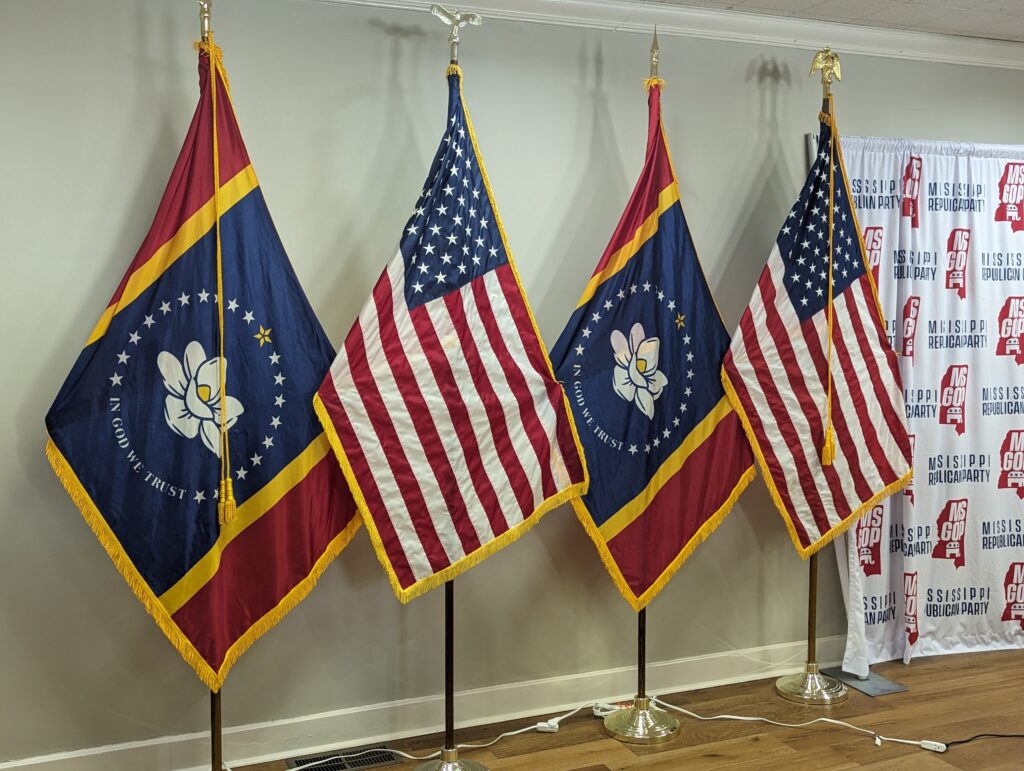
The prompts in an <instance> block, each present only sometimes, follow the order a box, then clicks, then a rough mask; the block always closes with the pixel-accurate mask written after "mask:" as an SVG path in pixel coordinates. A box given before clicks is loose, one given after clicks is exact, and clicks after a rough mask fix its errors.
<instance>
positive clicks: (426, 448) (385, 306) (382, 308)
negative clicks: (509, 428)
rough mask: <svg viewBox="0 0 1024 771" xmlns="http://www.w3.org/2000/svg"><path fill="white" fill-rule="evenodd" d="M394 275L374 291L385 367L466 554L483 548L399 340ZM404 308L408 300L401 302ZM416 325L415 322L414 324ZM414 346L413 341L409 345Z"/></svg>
mask: <svg viewBox="0 0 1024 771" xmlns="http://www.w3.org/2000/svg"><path fill="white" fill-rule="evenodd" d="M392 292H393V290H392V286H391V281H390V272H389V273H386V274H385V276H384V277H383V278H382V279H381V280H380V281H378V282H377V286H375V287H374V289H373V302H374V304H375V305H376V306H377V325H378V328H379V330H380V343H381V347H382V349H383V350H384V355H385V357H386V359H387V363H386V364H385V366H389V367H391V372H392V373H393V374H394V379H395V387H396V388H397V389H398V393H399V395H400V396H401V397H402V401H403V402H404V403H405V407H406V410H408V412H409V416H410V418H411V423H412V426H413V429H414V430H415V431H416V435H417V436H418V437H419V440H420V444H421V445H422V446H423V454H424V456H425V457H426V460H427V463H429V464H430V471H431V473H432V474H433V476H434V479H435V480H436V481H437V485H438V489H439V491H440V493H441V496H442V498H443V500H444V503H445V505H446V506H447V508H448V513H449V515H450V516H451V520H452V525H453V526H454V528H455V532H456V533H457V534H458V536H459V541H460V542H461V544H462V550H463V552H465V553H466V554H469V553H470V552H472V551H475V550H476V549H479V548H480V539H479V538H478V537H477V534H476V528H474V527H473V523H472V521H471V520H470V518H469V511H468V510H467V508H466V501H465V500H463V498H462V490H460V489H459V483H458V479H457V478H456V476H455V469H454V468H452V464H451V461H450V460H449V459H448V453H447V452H445V449H444V445H443V444H442V442H441V435H440V434H439V433H438V431H437V425H436V424H435V423H434V417H433V415H432V414H431V411H430V406H429V405H428V404H427V402H426V400H425V399H424V398H423V394H422V393H421V392H420V388H419V385H418V384H417V382H416V375H415V374H414V373H413V371H412V367H411V366H410V365H409V360H408V359H407V358H406V354H405V350H404V349H403V348H402V344H401V343H400V342H399V339H398V328H397V326H396V324H395V317H394V302H395V299H396V298H395V297H394V296H393V294H392ZM397 299H398V301H399V302H401V303H402V304H403V305H404V304H405V298H404V297H399V298H397ZM413 323H415V322H413ZM409 342H410V343H412V341H409Z"/></svg>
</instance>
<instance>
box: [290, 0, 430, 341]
mask: <svg viewBox="0 0 1024 771" xmlns="http://www.w3.org/2000/svg"><path fill="white" fill-rule="evenodd" d="M367 26H368V27H371V28H373V32H374V34H375V36H376V35H380V34H383V35H384V36H386V38H387V40H388V45H389V50H388V51H387V53H386V55H385V54H384V52H382V55H381V57H380V63H379V65H378V67H377V68H376V70H377V76H376V77H367V78H362V79H359V80H358V81H357V82H358V84H359V85H357V86H355V87H353V88H346V89H345V90H344V91H343V92H342V93H338V94H330V95H328V96H326V97H325V100H324V103H325V104H329V105H338V106H339V107H338V108H336V109H333V110H324V111H323V113H322V114H323V115H324V116H325V118H326V119H325V120H324V121H322V122H320V123H319V124H318V126H317V129H318V130H317V133H315V134H314V136H313V141H314V142H315V143H317V144H319V145H322V146H325V147H331V146H334V145H341V146H344V145H346V144H347V145H351V146H367V145H368V146H367V154H368V155H370V157H371V160H370V162H369V163H368V164H367V168H368V169H369V170H370V171H371V172H372V173H373V175H374V177H375V178H376V180H377V184H373V185H365V186H362V187H361V188H359V189H358V190H355V191H351V192H353V193H354V195H350V196H349V197H343V198H342V199H341V200H339V202H338V207H339V209H340V210H341V212H342V213H341V215H339V217H338V220H339V221H340V225H339V226H337V228H336V229H335V230H334V232H333V233H331V232H330V231H329V230H328V235H327V236H326V238H325V239H324V241H325V243H326V244H327V245H328V246H327V248H326V249H324V250H323V251H324V252H326V253H328V254H334V255H337V260H336V261H334V265H335V266H336V267H335V268H334V270H333V271H329V270H328V271H324V273H323V275H322V282H320V281H318V283H321V284H322V285H323V286H328V287H330V290H329V291H327V292H325V293H324V294H325V296H326V297H329V298H330V301H329V302H325V303H321V304H316V307H318V308H320V310H321V313H320V322H321V323H322V324H323V326H324V329H325V330H327V332H328V335H329V336H330V337H331V339H332V340H333V341H334V343H335V345H340V344H341V342H342V340H343V339H344V336H345V335H346V334H347V333H348V330H349V328H350V327H351V325H352V324H353V323H354V322H355V319H356V316H357V315H358V311H359V309H360V308H362V306H363V303H364V302H365V301H366V299H367V298H368V297H369V294H370V292H371V291H372V289H373V286H374V284H375V283H376V281H377V279H378V277H379V276H380V274H381V272H382V271H383V270H384V268H385V266H386V265H387V263H388V261H389V260H390V259H391V258H392V257H393V256H394V253H395V252H394V250H397V247H398V241H399V236H400V235H401V228H402V227H403V226H404V225H405V221H404V220H402V221H397V220H393V218H392V210H393V209H394V201H395V196H398V200H399V203H401V205H402V206H403V207H405V206H406V205H407V206H408V209H409V211H411V210H412V207H413V205H414V204H415V202H416V197H417V196H418V194H419V189H418V187H416V186H417V185H419V184H421V182H422V179H420V178H419V175H421V174H426V171H427V169H428V167H429V164H430V161H431V158H432V157H433V153H434V150H435V149H436V146H435V147H431V148H430V149H429V151H420V150H419V149H418V148H417V147H416V144H415V137H416V131H415V130H414V128H413V127H414V126H415V125H416V122H417V116H416V115H415V114H414V111H413V110H412V109H411V108H410V103H411V94H410V93H409V91H410V84H413V85H412V88H413V89H415V84H416V83H417V82H418V80H417V78H416V77H415V76H416V74H417V67H416V65H415V62H416V60H417V58H418V57H419V54H420V53H421V51H422V46H421V43H422V42H423V41H424V40H425V39H427V33H426V31H425V30H424V29H423V28H422V27H420V26H419V25H416V24H392V23H387V22H385V21H383V20H381V19H371V20H370V21H369V22H368V23H367ZM437 81H438V85H437V93H436V94H432V96H433V97H435V98H436V99H437V100H438V101H440V100H441V99H443V98H445V97H444V93H445V91H444V90H443V88H442V85H441V80H440V77H439V78H438V79H437ZM375 103H379V106H377V104H375ZM358 104H363V105H368V107H366V108H365V109H363V110H361V113H362V114H361V115H360V118H361V120H352V119H351V118H352V112H351V111H352V109H353V106H354V105H358ZM363 119H365V120H363ZM442 128H443V127H442V125H441V123H440V122H438V124H437V139H438V140H440V132H441V129H442ZM428 133H430V134H431V135H433V132H428ZM367 138H373V140H375V141H371V142H367ZM348 173H350V171H349V170H346V169H332V168H330V166H329V165H327V164H321V165H318V166H317V167H316V168H313V169H311V170H310V179H311V180H312V182H311V184H310V185H309V191H310V196H312V197H314V198H318V197H319V195H320V193H319V191H323V190H332V189H337V187H338V185H337V182H336V179H337V178H338V175H341V177H344V175H346V174H348ZM407 177H411V178H414V179H416V181H415V182H412V183H411V184H408V185H406V184H403V183H396V180H404V179H406V178H407ZM310 206H311V208H314V209H315V208H317V202H316V200H312V201H311V202H310ZM382 231H385V232H387V231H390V232H391V233H393V239H391V241H392V243H390V245H389V247H388V248H389V249H393V251H390V252H383V253H381V252H378V249H377V248H376V246H375V245H376V244H377V243H378V241H379V238H380V233H381V232H382ZM318 251H319V250H318Z"/></svg>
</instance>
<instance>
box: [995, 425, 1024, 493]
mask: <svg viewBox="0 0 1024 771" xmlns="http://www.w3.org/2000/svg"><path fill="white" fill-rule="evenodd" d="M999 489H1000V490H1013V491H1014V492H1016V493H1017V497H1018V498H1022V499H1024V430H1013V431H1007V432H1006V436H1005V437H1004V438H1003V444H1002V446H1001V447H1000V448H999Z"/></svg>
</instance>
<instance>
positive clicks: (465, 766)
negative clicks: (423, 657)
mask: <svg viewBox="0 0 1024 771" xmlns="http://www.w3.org/2000/svg"><path fill="white" fill-rule="evenodd" d="M416 771H488V768H487V766H485V765H484V764H483V763H479V762H477V761H475V760H462V759H460V758H459V750H458V748H457V747H456V746H455V583H454V582H453V581H446V582H445V584H444V749H442V750H441V759H440V760H428V761H427V762H426V763H421V764H420V765H418V766H416Z"/></svg>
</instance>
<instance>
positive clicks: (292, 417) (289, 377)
mask: <svg viewBox="0 0 1024 771" xmlns="http://www.w3.org/2000/svg"><path fill="white" fill-rule="evenodd" d="M208 51H209V46H206V47H205V49H204V50H202V51H201V52H200V55H199V84H200V97H199V106H198V107H197V109H196V112H195V116H194V117H193V119H192V125H191V127H190V128H189V131H188V135H187V136H186V138H185V144H184V147H183V148H182V150H181V154H180V155H179V157H178V161H177V163H176V164H175V166H174V170H173V172H172V174H171V179H170V181H169V182H168V184H167V188H166V190H165V192H164V195H163V199H162V200H161V201H160V207H159V209H158V210H157V214H156V218H155V220H154V221H153V225H152V227H151V228H150V231H149V234H148V235H147V236H146V239H145V241H143V243H142V246H141V248H140V249H139V251H138V254H137V255H136V256H135V259H134V260H133V261H132V263H131V265H130V266H129V268H128V272H127V273H125V275H124V278H123V279H122V280H121V283H120V285H119V286H118V287H117V290H116V291H115V292H114V296H113V297H112V298H111V300H110V302H109V304H108V305H107V307H106V309H105V310H104V311H103V313H102V315H101V316H100V319H99V322H98V323H97V324H96V327H95V329H93V330H92V332H91V334H89V336H88V339H87V341H86V344H85V348H84V349H83V351H82V353H81V354H80V355H79V357H78V360H77V361H76V362H75V365H74V367H73V368H72V370H71V373H70V374H69V375H68V377H67V380H66V381H65V383H64V386H63V387H62V388H61V390H60V393H59V394H58V395H57V398H56V400H55V401H54V403H53V406H52V407H51V408H50V411H49V412H48V413H47V415H46V428H47V431H48V432H49V442H48V443H47V447H46V452H47V456H48V457H49V459H50V463H51V464H52V465H53V468H54V470H55V471H56V473H57V476H58V477H59V478H60V480H61V482H63V483H64V486H65V487H66V488H67V491H68V493H69V494H70V496H71V498H72V499H73V500H74V502H75V503H76V504H77V505H78V507H79V508H80V509H81V511H82V514H83V515H84V516H85V519H86V521H87V522H88V523H89V525H90V526H91V527H92V529H93V531H94V532H95V533H96V535H97V537H98V538H99V540H100V543H101V544H103V547H104V548H105V549H106V551H107V553H108V554H109V555H110V558H111V559H112V560H113V561H114V564H115V565H116V566H117V568H118V570H120V571H121V574H122V575H123V576H124V578H125V580H126V581H127V582H128V584H129V586H131V588H132V590H133V591H134V592H135V594H136V596H137V597H138V598H139V600H140V601H141V602H142V603H143V605H145V606H146V610H147V611H148V612H149V613H150V615H152V616H153V618H154V619H155V620H156V622H157V624H158V625H159V626H160V628H161V629H162V630H163V632H164V633H165V634H166V635H167V637H168V639H169V640H170V641H171V643H172V644H173V645H174V646H175V647H176V648H177V649H178V651H179V652H180V653H181V655H182V656H183V657H184V658H185V660H186V661H187V662H188V663H189V664H190V665H191V666H192V667H193V668H194V669H195V671H196V673H197V674H198V675H199V677H200V678H201V679H202V681H203V682H204V683H206V685H207V686H209V688H210V689H211V690H218V689H219V688H220V686H221V685H222V683H223V682H224V678H225V677H226V675H227V672H228V670H229V669H230V668H231V666H232V664H233V663H234V662H235V661H236V660H237V659H238V657H239V656H240V655H241V654H242V653H243V652H244V651H245V650H246V648H248V647H249V645H251V644H252V643H253V641H255V640H256V639H257V638H258V637H259V636H260V635H261V634H263V632H265V631H266V630H267V629H269V628H270V627H272V626H273V625H274V624H275V623H277V621H279V620H280V619H281V617H282V616H284V614H285V613H287V612H288V610H290V609H291V608H292V607H294V606H295V605H296V604H297V603H298V602H299V601H300V600H301V599H302V598H303V597H305V595H306V594H307V593H308V592H309V591H310V589H311V588H312V587H313V584H314V582H315V581H316V579H317V577H318V576H319V575H320V574H321V573H322V572H323V571H324V569H325V568H326V567H327V565H328V564H329V563H330V562H331V560H332V559H333V558H334V557H335V556H336V555H337V554H338V553H339V552H340V551H341V550H342V548H343V547H344V546H345V544H346V543H348V541H349V539H350V538H351V537H352V535H353V532H354V531H355V529H356V528H357V526H358V521H359V520H358V518H357V517H355V506H354V504H353V501H352V498H351V496H350V494H349V492H348V490H347V489H346V486H345V481H344V479H343V478H342V476H341V474H339V473H338V469H337V464H336V463H335V462H334V460H333V459H332V458H331V457H330V445H329V444H328V441H327V438H326V437H325V436H324V433H323V431H322V429H321V428H320V424H319V423H318V422H317V420H316V417H315V415H314V414H313V410H312V407H311V406H310V403H309V400H310V398H311V397H312V395H313V393H314V392H315V391H316V387H317V385H319V383H320V380H321V378H322V377H323V373H324V372H325V371H326V369H327V367H328V366H329V365H330V362H331V358H332V357H333V355H334V353H333V351H332V349H331V346H330V343H329V342H328V340H327V338H326V336H325V335H324V332H323V330H322V329H321V327H320V324H319V322H318V321H317V319H316V316H314V315H313V311H312V309H311V308H310V307H309V303H308V302H307V301H306V297H305V295H304V294H303V292H302V288H301V287H300V286H299V283H298V281H297V279H296V277H295V274H294V272H293V271H292V268H291V265H290V264H289V262H288V257H287V256H286V255H285V252H284V249H283V247H282V246H281V242H280V240H279V239H278V236H277V232H276V231H275V230H274V225H273V223H272V222H271V220H270V213H269V212H268V211H267V206H266V203H265V202H264V200H263V194H262V193H261V192H260V188H259V185H258V183H257V181H256V175H255V174H254V172H253V168H252V166H251V165H250V163H249V157H248V155H247V154H246V151H245V146H244V145H243V144H242V138H241V135H240V134H239V131H238V125H237V124H236V122H235V115H234V112H233V110H232V107H231V101H230V95H229V92H228V88H227V79H226V76H225V74H224V72H223V69H222V65H221V64H220V61H219V51H217V53H216V54H215V56H214V66H213V67H212V69H213V70H214V71H215V72H216V77H213V76H212V75H211V62H210V57H209V55H208ZM214 83H215V84H216V88H217V89H218V91H217V98H216V107H217V116H216V119H217V123H216V126H217V131H216V137H217V155H218V156H219V159H220V164H219V165H220V180H221V187H220V194H219V196H218V201H217V204H219V210H220V239H221V252H222V262H223V296H219V295H218V293H217V269H216V267H217V257H216V247H217V227H216V219H217V208H218V207H217V205H216V204H215V201H214V195H213V186H214V183H213V179H214V177H213V159H214V150H213V147H214V145H213V138H214V132H213V130H212V127H213V121H212V117H213V103H212V96H213V95H212V88H213V87H214ZM220 304H223V311H224V349H225V356H224V358H225V359H226V362H225V363H226V370H225V371H226V386H227V387H226V394H225V397H226V398H225V399H223V400H222V399H221V389H220V367H221V357H220V340H219V331H218V329H219V326H218V306H219V305H220ZM225 411H226V414H225ZM222 418H223V419H224V420H225V421H226V423H227V425H228V426H229V432H228V435H229V439H230V470H231V478H232V481H233V485H234V497H235V499H236V501H237V504H238V509H237V514H236V516H235V517H234V519H232V520H231V521H230V522H229V523H228V524H226V525H223V526H222V525H220V524H219V519H218V512H217V504H218V496H219V490H218V486H219V485H218V482H219V477H220V468H221V458H220V452H221V445H220V436H219V434H220V422H221V420H222Z"/></svg>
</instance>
